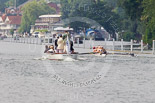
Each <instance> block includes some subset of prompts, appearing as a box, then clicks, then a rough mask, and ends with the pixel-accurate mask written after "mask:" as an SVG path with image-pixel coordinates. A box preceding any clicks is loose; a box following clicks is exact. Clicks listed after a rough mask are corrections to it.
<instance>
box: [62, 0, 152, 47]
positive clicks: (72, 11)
mask: <svg viewBox="0 0 155 103" xmlns="http://www.w3.org/2000/svg"><path fill="white" fill-rule="evenodd" d="M83 4H85V5H87V6H88V7H89V10H86V6H84V5H83ZM61 5H62V18H63V19H65V18H69V17H87V18H90V19H93V20H95V21H97V22H98V23H99V24H100V25H102V26H103V27H104V28H105V29H106V30H107V31H108V32H109V33H110V34H112V37H113V38H115V37H116V33H119V36H120V38H123V39H124V40H130V39H135V40H137V41H140V40H141V39H143V40H144V42H145V43H149V44H150V45H151V44H152V40H153V39H155V6H154V5H155V0H61ZM90 8H91V10H90ZM105 15H106V16H105ZM108 18H110V20H109V21H108V22H107V19H108ZM111 23H113V24H114V25H111ZM69 26H70V27H73V28H74V29H75V30H76V31H77V30H79V29H81V28H90V25H88V24H87V23H83V22H80V21H76V22H73V23H70V24H69Z"/></svg>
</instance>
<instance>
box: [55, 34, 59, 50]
mask: <svg viewBox="0 0 155 103" xmlns="http://www.w3.org/2000/svg"><path fill="white" fill-rule="evenodd" d="M58 39H59V36H58V37H57V39H56V40H55V50H56V52H58V50H57V47H58Z"/></svg>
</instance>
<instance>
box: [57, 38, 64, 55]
mask: <svg viewBox="0 0 155 103" xmlns="http://www.w3.org/2000/svg"><path fill="white" fill-rule="evenodd" d="M57 44H58V47H57V50H58V53H63V50H64V40H63V38H62V35H59V39H58V42H57Z"/></svg>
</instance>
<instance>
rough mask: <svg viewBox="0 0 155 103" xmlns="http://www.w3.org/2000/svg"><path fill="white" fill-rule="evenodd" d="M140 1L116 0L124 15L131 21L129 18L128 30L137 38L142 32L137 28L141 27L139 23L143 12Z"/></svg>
mask: <svg viewBox="0 0 155 103" xmlns="http://www.w3.org/2000/svg"><path fill="white" fill-rule="evenodd" d="M142 1H143V0H118V4H119V6H121V7H122V8H123V9H124V11H125V13H126V15H127V16H128V17H129V19H131V21H130V20H129V23H130V31H131V32H133V33H134V35H135V37H136V38H138V39H140V38H141V36H142V34H140V32H141V30H140V29H138V28H140V27H141V26H140V25H139V24H140V22H141V21H140V18H141V16H142V12H143V7H142ZM139 30H140V31H139Z"/></svg>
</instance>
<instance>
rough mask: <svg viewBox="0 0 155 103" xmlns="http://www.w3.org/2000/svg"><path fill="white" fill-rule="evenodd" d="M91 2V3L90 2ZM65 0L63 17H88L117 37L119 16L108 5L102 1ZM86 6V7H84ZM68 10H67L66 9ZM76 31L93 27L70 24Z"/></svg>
mask: <svg viewBox="0 0 155 103" xmlns="http://www.w3.org/2000/svg"><path fill="white" fill-rule="evenodd" d="M88 1H89V2H88ZM88 1H87V2H86V1H81V0H74V1H71V0H63V2H62V17H63V19H64V18H69V17H86V18H89V19H92V20H94V21H96V22H98V23H99V24H100V25H101V26H103V27H104V28H105V29H106V30H107V31H108V32H109V33H111V34H112V35H113V37H115V32H117V31H118V28H117V27H118V25H119V20H120V18H119V15H117V14H116V13H115V12H114V11H113V8H111V7H110V6H108V5H107V3H105V2H104V1H102V0H98V1H94V0H88ZM83 4H85V5H83ZM66 8H67V9H66ZM69 25H70V26H71V27H73V28H74V30H78V29H80V28H90V27H91V25H89V24H87V23H82V22H73V23H70V24H69Z"/></svg>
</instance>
